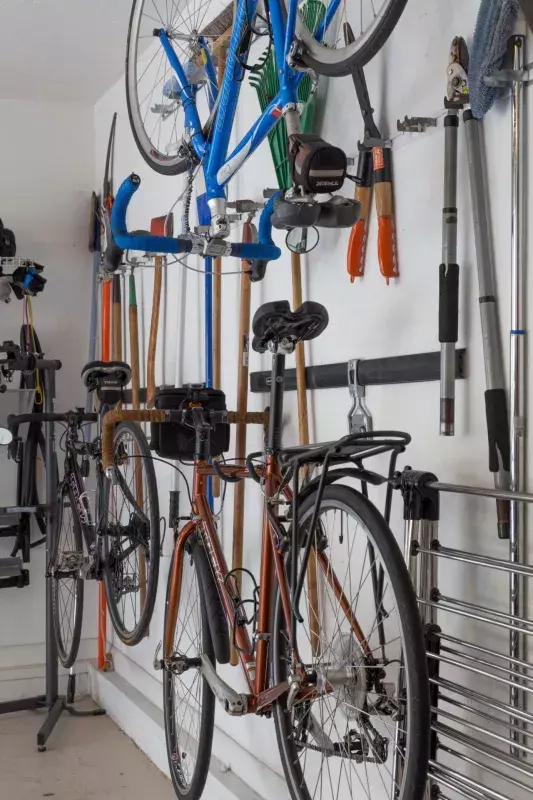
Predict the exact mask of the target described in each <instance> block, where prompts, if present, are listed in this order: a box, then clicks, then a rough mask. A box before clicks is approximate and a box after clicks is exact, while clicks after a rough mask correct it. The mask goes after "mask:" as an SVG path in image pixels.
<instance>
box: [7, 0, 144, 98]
mask: <svg viewBox="0 0 533 800" xmlns="http://www.w3.org/2000/svg"><path fill="white" fill-rule="evenodd" d="M131 6H132V0H0V99H8V98H9V99H15V98H16V99H23V100H59V101H66V102H80V103H94V102H95V101H96V100H98V98H99V97H101V95H102V94H103V93H104V92H105V91H106V89H108V88H109V87H110V86H112V85H113V84H114V83H115V82H116V81H117V80H118V79H119V78H120V76H121V74H122V72H123V70H124V58H125V52H126V37H127V32H128V21H129V15H130V10H131Z"/></svg>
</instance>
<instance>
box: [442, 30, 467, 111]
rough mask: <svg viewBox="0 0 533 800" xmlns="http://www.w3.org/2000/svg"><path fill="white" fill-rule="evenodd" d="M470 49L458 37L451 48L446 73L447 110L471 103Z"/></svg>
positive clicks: (445, 102) (445, 103)
mask: <svg viewBox="0 0 533 800" xmlns="http://www.w3.org/2000/svg"><path fill="white" fill-rule="evenodd" d="M468 64H469V55H468V47H467V45H466V42H465V40H464V39H463V37H462V36H456V37H455V39H454V40H453V42H452V46H451V48H450V60H449V62H448V69H447V71H446V99H445V101H444V105H445V106H446V108H463V106H466V105H467V103H469V102H470V97H469V90H468Z"/></svg>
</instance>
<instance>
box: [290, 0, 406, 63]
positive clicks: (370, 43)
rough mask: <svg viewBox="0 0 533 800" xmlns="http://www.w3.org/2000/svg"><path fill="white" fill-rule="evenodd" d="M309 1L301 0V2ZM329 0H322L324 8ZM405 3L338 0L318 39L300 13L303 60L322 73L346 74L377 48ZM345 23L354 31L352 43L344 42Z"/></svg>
mask: <svg viewBox="0 0 533 800" xmlns="http://www.w3.org/2000/svg"><path fill="white" fill-rule="evenodd" d="M308 1H309V0H304V3H305V2H308ZM312 1H313V2H316V0H312ZM285 2H287V0H285ZM330 3H331V0H323V5H324V11H325V12H326V11H327V8H328V6H329V4H330ZM406 4H407V0H355V2H350V3H349V4H348V3H347V2H346V0H341V2H340V4H339V7H338V9H337V12H336V14H335V17H334V19H333V21H332V22H331V24H330V26H329V28H328V31H326V33H325V35H324V37H323V39H321V40H320V41H317V40H316V39H315V37H314V35H313V31H310V30H309V28H308V27H307V26H306V25H305V22H304V21H303V15H302V14H301V13H300V14H299V15H298V19H297V24H296V36H297V38H298V39H300V40H301V41H302V42H303V43H304V45H305V50H306V52H305V54H304V56H303V60H304V61H305V63H306V64H307V65H308V66H310V67H311V68H312V69H314V70H316V71H317V72H319V73H320V74H323V75H329V76H331V77H336V76H343V75H349V74H350V73H351V71H352V68H353V66H354V65H355V64H359V65H360V66H364V65H365V64H367V63H368V62H369V61H370V60H371V59H372V58H374V56H375V55H376V53H378V52H379V50H380V49H381V48H382V47H383V45H384V44H385V42H386V41H387V39H388V38H389V36H390V34H391V33H392V31H393V30H394V28H395V27H396V25H397V23H398V20H399V19H400V17H401V15H402V13H403V10H404V8H405V6H406ZM348 6H349V10H348ZM344 23H349V25H350V26H351V29H352V32H353V35H354V41H353V42H352V43H351V44H346V43H345V40H344V35H343V24H344Z"/></svg>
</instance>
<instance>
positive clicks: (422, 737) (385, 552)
mask: <svg viewBox="0 0 533 800" xmlns="http://www.w3.org/2000/svg"><path fill="white" fill-rule="evenodd" d="M316 498H317V493H316V492H314V493H313V494H311V495H310V496H308V497H307V498H305V500H303V501H302V504H301V506H300V520H301V522H302V537H303V535H304V533H305V528H304V527H303V526H304V524H305V522H306V521H307V522H308V521H309V519H310V516H311V515H312V512H313V509H314V506H315V501H316ZM321 509H324V510H331V509H333V510H341V511H342V510H345V511H348V512H349V513H352V514H353V515H354V517H356V518H357V519H359V520H361V521H362V523H363V524H364V525H365V527H366V529H367V531H368V533H369V534H370V536H369V541H370V539H371V540H372V542H373V544H374V547H375V550H376V552H378V553H379V555H380V558H381V559H382V563H383V565H384V567H385V569H386V572H387V577H388V579H389V580H390V582H391V585H392V586H393V589H394V596H395V597H396V599H397V604H398V609H399V610H401V615H400V614H399V615H398V616H399V624H400V626H401V628H402V631H403V641H404V642H408V644H409V646H408V648H407V649H404V658H405V662H404V663H405V675H406V690H407V702H408V707H407V714H408V715H410V721H409V723H408V731H407V733H406V735H405V740H406V741H405V753H406V757H405V762H404V769H403V777H402V784H401V786H400V787H399V788H400V792H399V793H396V792H395V793H394V794H395V796H396V797H397V799H398V800H422V798H423V796H424V792H425V787H426V778H427V767H428V759H429V741H430V702H429V680H428V672H427V660H426V647H425V643H424V636H423V631H422V625H421V621H420V616H419V614H418V605H417V601H416V597H415V594H414V590H413V586H412V583H411V580H410V577H409V573H408V570H407V567H406V565H405V561H404V559H403V556H402V553H401V551H400V548H399V547H398V544H397V543H396V540H395V539H394V536H393V534H392V532H391V530H390V528H389V527H388V525H387V524H386V522H385V520H384V519H383V517H382V516H381V514H380V513H379V511H378V510H377V509H376V508H375V506H373V505H372V503H371V502H370V501H369V500H367V499H366V498H365V497H363V495H361V494H360V493H359V492H357V491H355V490H354V489H352V488H351V487H349V486H342V485H330V486H327V487H326V488H325V490H324V494H323V496H322V500H321ZM320 513H321V512H320V511H319V514H320ZM287 560H288V562H289V563H288V566H290V554H289V555H288V556H287ZM363 567H364V564H363ZM287 574H290V569H287ZM343 590H344V587H343ZM359 591H360V588H359ZM348 602H349V603H350V607H352V608H353V603H352V600H351V598H348ZM302 606H303V600H302ZM273 607H274V615H273V626H272V632H271V637H272V642H273V647H272V653H271V669H272V679H273V683H274V684H277V683H280V682H282V681H284V680H286V678H287V662H286V659H285V658H284V648H285V647H286V644H285V643H284V636H285V642H286V634H284V633H283V629H284V627H285V623H284V617H283V612H282V608H281V601H280V595H279V590H278V589H277V587H276V589H275V592H274V606H273ZM356 608H357V606H356ZM339 633H340V627H339ZM300 640H301V637H299V642H300ZM329 653H333V649H331V650H330V651H329ZM328 655H329V654H328ZM366 674H367V673H365V675H366ZM366 680H368V678H366ZM335 713H336V712H335ZM273 716H274V722H275V727H276V736H277V741H278V747H279V752H280V757H281V760H282V764H283V770H284V773H285V777H286V780H287V785H288V787H289V791H290V795H291V798H292V800H310V797H311V793H310V792H309V791H308V789H307V786H306V784H305V781H304V779H303V775H302V769H301V766H300V763H299V760H298V756H297V747H296V745H295V743H294V740H291V737H292V731H293V724H292V722H291V721H290V713H289V712H287V709H286V700H284V699H283V698H282V699H280V700H279V701H277V702H276V703H275V704H274V708H273ZM336 730H337V729H336ZM289 731H290V733H289ZM330 735H331V732H330ZM325 761H328V759H325ZM322 763H324V759H323V762H322ZM321 766H322V765H321ZM331 768H332V769H333V766H332V767H331ZM304 769H305V765H304ZM328 770H329V766H328ZM363 774H364V773H363ZM302 784H303V785H302ZM354 784H355V781H354ZM356 785H357V786H358V789H360V788H361V785H360V784H356ZM363 789H364V787H363ZM313 796H314V795H313Z"/></svg>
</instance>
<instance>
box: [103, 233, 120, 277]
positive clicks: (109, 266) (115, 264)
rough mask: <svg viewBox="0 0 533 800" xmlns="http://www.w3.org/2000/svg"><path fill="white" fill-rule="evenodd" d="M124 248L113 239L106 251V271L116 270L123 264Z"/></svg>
mask: <svg viewBox="0 0 533 800" xmlns="http://www.w3.org/2000/svg"><path fill="white" fill-rule="evenodd" d="M123 255H124V250H122V248H121V247H119V246H118V244H115V242H114V241H113V240H112V239H111V240H110V242H109V244H108V245H107V247H106V250H105V253H104V269H105V271H106V272H116V271H117V269H118V268H119V267H120V265H121V264H122V257H123Z"/></svg>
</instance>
